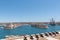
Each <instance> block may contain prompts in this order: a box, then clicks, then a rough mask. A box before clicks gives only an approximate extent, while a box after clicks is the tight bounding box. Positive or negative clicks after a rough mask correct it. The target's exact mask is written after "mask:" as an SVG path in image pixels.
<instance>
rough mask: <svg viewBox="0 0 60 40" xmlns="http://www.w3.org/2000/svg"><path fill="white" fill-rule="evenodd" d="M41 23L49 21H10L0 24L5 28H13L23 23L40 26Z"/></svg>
mask: <svg viewBox="0 0 60 40" xmlns="http://www.w3.org/2000/svg"><path fill="white" fill-rule="evenodd" d="M40 24H47V22H10V23H0V26H1V27H3V28H9V29H13V28H16V27H18V26H23V25H30V26H38V25H40Z"/></svg>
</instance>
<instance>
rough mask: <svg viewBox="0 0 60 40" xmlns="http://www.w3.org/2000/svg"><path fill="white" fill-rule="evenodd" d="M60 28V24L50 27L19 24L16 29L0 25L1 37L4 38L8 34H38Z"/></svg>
mask: <svg viewBox="0 0 60 40" xmlns="http://www.w3.org/2000/svg"><path fill="white" fill-rule="evenodd" d="M58 30H60V26H59V25H56V26H50V25H48V28H37V27H32V26H29V25H25V26H19V27H16V28H14V29H4V28H2V27H0V39H1V38H4V37H5V36H6V35H27V34H29V35H31V34H37V33H45V32H53V31H58Z"/></svg>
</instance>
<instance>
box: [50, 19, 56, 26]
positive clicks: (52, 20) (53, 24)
mask: <svg viewBox="0 0 60 40" xmlns="http://www.w3.org/2000/svg"><path fill="white" fill-rule="evenodd" d="M50 25H52V26H55V20H54V19H53V18H52V19H51V20H50Z"/></svg>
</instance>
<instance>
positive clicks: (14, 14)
mask: <svg viewBox="0 0 60 40" xmlns="http://www.w3.org/2000/svg"><path fill="white" fill-rule="evenodd" d="M51 18H54V20H55V21H60V0H0V22H49V21H50V19H51Z"/></svg>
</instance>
